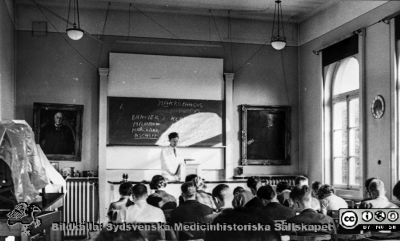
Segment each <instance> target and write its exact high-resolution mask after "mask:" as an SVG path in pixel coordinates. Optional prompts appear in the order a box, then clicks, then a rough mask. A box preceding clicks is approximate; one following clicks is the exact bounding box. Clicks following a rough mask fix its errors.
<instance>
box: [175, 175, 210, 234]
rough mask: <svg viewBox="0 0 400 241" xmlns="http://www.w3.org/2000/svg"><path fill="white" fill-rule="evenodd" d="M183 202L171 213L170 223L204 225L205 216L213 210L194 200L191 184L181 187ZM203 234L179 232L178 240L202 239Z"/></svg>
mask: <svg viewBox="0 0 400 241" xmlns="http://www.w3.org/2000/svg"><path fill="white" fill-rule="evenodd" d="M181 191H182V197H183V199H184V202H183V203H182V204H181V205H179V207H177V208H176V209H175V210H173V211H172V212H171V219H170V222H171V223H172V224H175V223H205V222H206V216H207V215H210V214H212V213H213V210H212V209H211V208H210V207H209V206H207V205H204V204H201V203H199V202H198V201H197V200H196V192H197V190H196V186H195V184H194V183H193V182H185V183H184V184H182V186H181ZM202 238H204V232H203V231H201V230H198V231H194V230H191V231H190V232H183V231H182V232H179V240H187V239H202Z"/></svg>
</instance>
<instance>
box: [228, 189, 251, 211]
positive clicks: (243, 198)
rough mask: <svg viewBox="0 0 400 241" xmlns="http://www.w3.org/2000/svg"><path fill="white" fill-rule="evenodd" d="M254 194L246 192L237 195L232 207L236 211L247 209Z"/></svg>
mask: <svg viewBox="0 0 400 241" xmlns="http://www.w3.org/2000/svg"><path fill="white" fill-rule="evenodd" d="M253 198H254V197H253V194H251V192H249V191H247V190H244V189H243V191H241V192H239V193H237V194H236V195H235V196H234V197H233V200H232V206H233V208H234V209H242V208H245V205H246V204H247V203H248V202H249V201H250V200H252V199H253Z"/></svg>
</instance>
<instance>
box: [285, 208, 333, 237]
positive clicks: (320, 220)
mask: <svg viewBox="0 0 400 241" xmlns="http://www.w3.org/2000/svg"><path fill="white" fill-rule="evenodd" d="M287 222H288V223H297V224H301V223H304V224H331V226H332V227H333V230H331V231H330V233H331V234H336V226H335V222H334V221H333V219H332V218H331V217H329V216H326V215H324V214H322V213H318V212H317V211H315V210H314V209H311V208H309V209H305V210H303V211H302V212H301V213H300V214H299V215H297V216H294V217H292V218H289V219H288V220H287Z"/></svg>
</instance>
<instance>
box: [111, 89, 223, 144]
mask: <svg viewBox="0 0 400 241" xmlns="http://www.w3.org/2000/svg"><path fill="white" fill-rule="evenodd" d="M108 113H109V117H108V120H109V123H108V127H109V128H108V133H109V135H108V137H109V138H108V144H109V145H160V146H163V145H168V138H167V135H168V133H170V132H173V131H176V132H178V133H179V134H180V143H181V145H182V146H222V145H223V141H222V136H223V135H222V132H223V131H222V130H223V124H222V123H223V122H222V101H218V100H189V99H160V98H128V97H109V98H108Z"/></svg>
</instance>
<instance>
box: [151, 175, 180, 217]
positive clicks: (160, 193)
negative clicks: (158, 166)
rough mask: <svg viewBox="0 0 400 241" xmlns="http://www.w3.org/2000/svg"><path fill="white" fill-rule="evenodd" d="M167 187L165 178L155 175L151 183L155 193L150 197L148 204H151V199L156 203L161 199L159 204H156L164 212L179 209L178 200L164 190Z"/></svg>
mask: <svg viewBox="0 0 400 241" xmlns="http://www.w3.org/2000/svg"><path fill="white" fill-rule="evenodd" d="M166 186H167V181H166V180H165V178H164V177H163V176H161V175H155V176H154V177H153V178H152V179H151V181H150V189H152V190H155V191H154V193H152V194H151V195H150V196H149V197H148V199H147V202H149V199H150V200H152V201H153V202H155V201H156V200H158V199H159V198H160V199H161V200H160V201H159V202H155V204H156V203H157V206H156V207H159V208H161V209H163V210H169V209H175V208H176V207H177V202H176V198H175V197H174V196H172V195H171V194H169V193H167V192H166V191H164V190H163V189H164V188H165V187H166Z"/></svg>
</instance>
